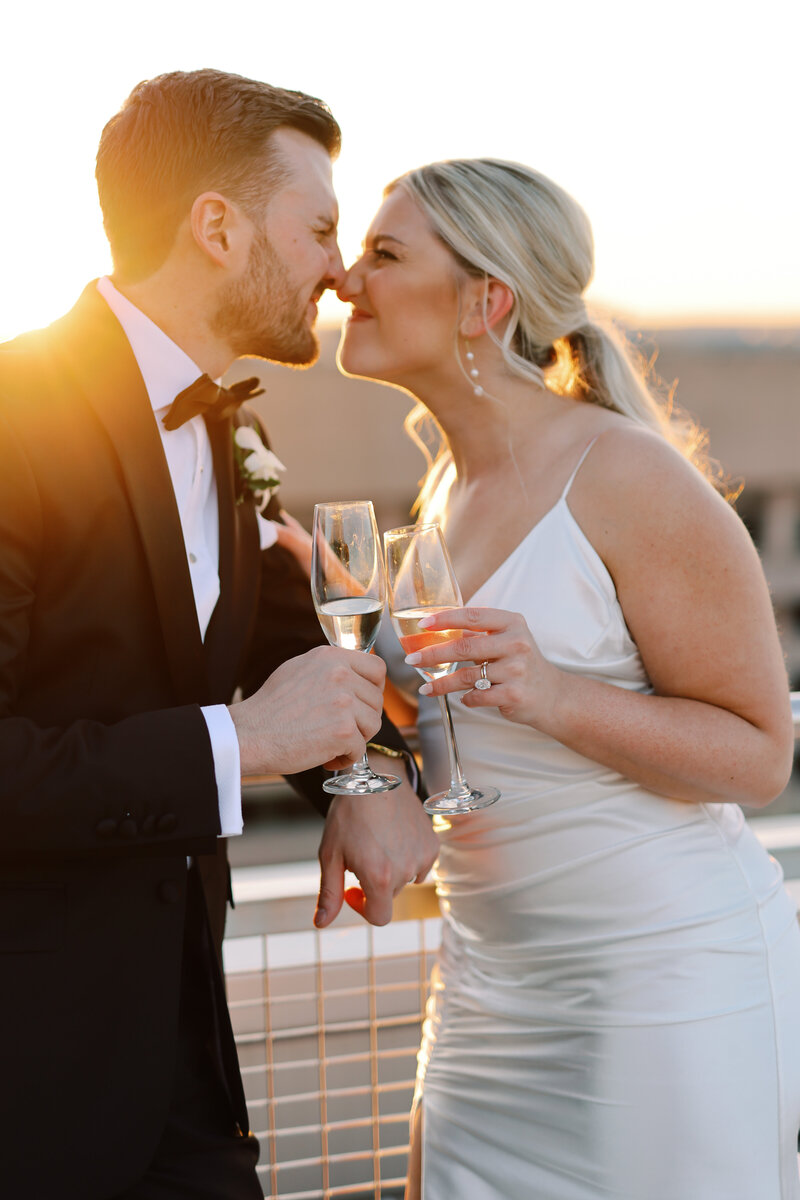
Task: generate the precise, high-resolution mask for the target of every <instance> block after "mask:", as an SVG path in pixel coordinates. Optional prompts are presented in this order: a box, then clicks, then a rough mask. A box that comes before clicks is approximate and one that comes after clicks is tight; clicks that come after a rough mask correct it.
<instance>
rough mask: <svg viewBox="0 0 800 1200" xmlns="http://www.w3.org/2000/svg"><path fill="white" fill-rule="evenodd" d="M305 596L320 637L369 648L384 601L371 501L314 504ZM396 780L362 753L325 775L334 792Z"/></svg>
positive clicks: (378, 788) (357, 792) (387, 787)
mask: <svg viewBox="0 0 800 1200" xmlns="http://www.w3.org/2000/svg"><path fill="white" fill-rule="evenodd" d="M312 542H313V547H312V551H311V595H312V597H313V600H314V608H315V609H316V611H317V616H318V617H319V623H320V625H321V626H322V629H323V632H324V634H325V637H326V638H327V639H328V641H329V642H330V644H331V645H332V646H341V647H343V648H344V649H345V650H363V651H364V652H365V653H366V654H368V653H369V652H370V650H371V649H372V647H373V645H374V643H375V638H376V637H377V636H378V628H379V626H380V623H381V614H382V612H383V608H384V604H385V603H386V578H385V575H384V571H383V559H382V557H381V551H380V538H379V537H378V527H377V525H376V524H375V513H374V511H373V508H372V501H371V500H346V501H341V502H337V503H333V504H317V505H315V506H314V527H313V531H312ZM399 783H400V780H399V779H398V778H397V776H396V775H376V774H375V772H374V771H373V770H372V769H371V767H370V765H369V762H368V761H367V752H366V750H365V751H364V756H363V758H362V759H361V761H360V762H357V763H354V764H353V767H352V770H350V771H349V772H348V773H347V774H344V775H335V776H334V777H333V778H332V779H326V780H325V782H324V783H323V785H322V787H323V789H324V790H325V791H326V792H331V793H333V794H334V795H339V796H342V795H346V796H362V795H363V796H367V795H371V794H372V793H373V792H389V791H391V790H392V788H396V787H397V786H398V785H399Z"/></svg>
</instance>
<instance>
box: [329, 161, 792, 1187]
mask: <svg viewBox="0 0 800 1200" xmlns="http://www.w3.org/2000/svg"><path fill="white" fill-rule="evenodd" d="M365 247H366V248H365V252H364V254H363V256H362V257H361V258H360V259H359V260H358V262H357V263H355V265H354V266H353V267H352V268H351V270H350V271H349V273H348V275H347V278H346V280H345V283H344V285H343V286H342V288H341V290H340V293H339V294H340V296H341V298H342V299H344V300H346V301H349V302H350V303H351V304H352V306H353V309H352V314H351V316H350V318H349V320H348V322H347V325H346V328H345V332H344V335H343V341H342V344H341V347H340V362H341V366H342V369H343V370H344V371H345V372H346V373H348V374H350V375H357V376H365V377H369V378H372V379H379V380H383V381H386V382H387V383H390V384H394V385H397V386H399V387H402V388H405V389H407V390H408V391H409V392H411V393H413V395H414V396H416V397H417V399H418V400H419V401H420V403H421V405H422V406H424V410H425V411H426V412H427V413H428V414H430V416H431V418H433V419H434V421H435V423H436V424H437V425H438V427H439V430H440V431H441V434H442V436H443V453H442V454H441V455H440V456H439V458H438V460H437V462H436V463H435V464H434V466H433V468H432V471H431V472H430V473H429V476H428V479H427V481H426V484H425V486H424V488H423V493H422V498H421V515H422V518H423V519H431V518H434V517H435V518H436V519H438V520H440V521H441V522H442V524H443V526H444V529H445V533H446V537H447V541H448V544H449V547H450V550H451V553H452V557H453V561H454V565H455V569H456V574H457V576H458V578H459V580H460V583H461V586H462V591H463V594H464V596H465V597H468V598H469V599H468V601H467V603H468V607H466V608H464V609H463V610H458V611H457V612H456V613H452V612H451V613H447V614H445V615H444V616H442V617H439V618H435V619H434V620H433V623H432V626H431V627H433V628H458V629H460V630H463V631H464V635H463V637H462V638H461V639H460V640H459V641H457V642H456V643H455V645H454V644H453V643H450V644H448V646H447V649H446V651H445V652H444V655H443V654H442V652H441V651H439V652H438V653H439V656H440V657H445V656H446V658H447V659H448V660H453V659H455V660H457V661H459V662H461V663H463V664H464V665H463V666H461V667H460V668H459V669H458V670H457V671H456V672H455V673H454V674H452V675H450V676H448V677H445V678H443V679H440V680H438V681H436V682H435V683H433V684H426V685H425V686H423V687H422V688H421V689H420V690H421V692H422V693H423V694H424V695H427V696H436V695H438V694H439V693H442V692H451V693H455V692H464V690H465V689H467V690H466V694H465V695H464V696H463V699H462V702H461V703H460V704H456V705H455V708H456V709H457V710H458V711H457V712H456V713H455V714H454V717H455V720H456V722H457V727H458V737H459V743H460V747H461V750H462V755H463V758H464V765H465V769H466V773H467V775H468V777H469V778H470V779H472V780H474V781H476V782H485V783H487V784H494V785H496V786H497V787H499V788H500V790H501V793H502V797H501V799H500V801H499V802H498V803H497V804H495V805H494V806H493V807H491V808H488V809H485V810H483V811H481V812H476V813H472V814H469V815H468V816H465V817H460V818H455V819H452V820H451V821H450V822H447V821H444V820H439V821H438V827H439V832H440V835H441V855H440V859H439V863H438V867H437V872H436V877H437V887H438V891H439V895H440V897H441V901H442V908H443V915H444V922H443V926H444V937H443V946H442V951H441V956H440V962H439V964H438V967H437V969H436V971H435V973H434V978H433V985H432V994H431V998H430V1001H429V1007H428V1016H427V1020H426V1023H425V1030H424V1037H423V1045H422V1049H421V1052H420V1068H419V1077H418V1089H417V1097H416V1105H415V1120H414V1135H413V1155H412V1159H413V1161H414V1162H415V1163H416V1165H415V1166H414V1167H413V1169H412V1173H411V1179H410V1183H409V1192H408V1196H409V1197H417V1196H420V1195H421V1196H422V1197H423V1198H424V1200H453V1198H454V1197H459V1198H462V1197H463V1198H464V1200H523V1198H524V1200H529V1198H531V1197H537V1198H541V1200H589V1198H591V1200H595V1198H597V1197H601V1196H602V1197H626V1198H628V1200H644V1198H645V1197H646V1198H647V1200H722V1198H724V1200H778V1198H780V1200H788V1198H789V1197H793V1198H796V1197H798V1196H800V1187H799V1186H798V1171H797V1159H796V1146H797V1129H798V1125H799V1124H800V935H799V934H798V930H797V923H796V920H795V913H794V909H793V906H792V905H791V903H790V901H789V899H788V897H787V896H786V894H785V892H784V891H783V888H782V885H781V876H780V870H779V868H778V867H777V866H776V864H774V863H773V862H772V861H771V860H769V859H768V857H767V856H766V855H765V854H764V853H763V852H762V850H761V848H760V846H759V844H758V843H757V842H756V840H755V838H754V837H753V835H752V834H751V832H750V830H749V829H748V827H747V826H746V825H745V824H744V821H743V817H742V814H741V811H740V809H739V808H738V804H739V803H744V804H747V805H750V806H754V807H759V806H762V805H766V804H768V803H769V802H770V800H772V799H773V798H774V797H775V796H776V795H778V794H779V793H780V792H781V790H782V789H783V787H784V786H785V783H786V780H787V778H788V775H789V771H790V764H791V757H792V744H793V738H792V728H791V718H790V712H789V706H788V688H787V681H786V675H785V671H784V666H783V660H782V655H781V651H780V648H779V644H778V639H777V635H776V631H775V626H774V621H773V616H772V611H771V606H770V601H769V596H768V593H767V589H766V586H765V582H764V579H763V576H762V573H761V569H760V565H759V562H758V559H757V556H756V554H755V551H754V549H753V547H752V545H751V543H750V541H749V539H748V537H747V534H746V533H745V530H744V528H743V527H742V525H741V523H740V521H739V520H738V518H737V517H736V516H735V514H734V512H733V511H732V510H731V508H730V507H729V506H728V505H727V504H726V503H725V501H724V500H723V499H722V498H721V497H720V496H719V495H718V494H717V492H716V491H715V490H714V488H713V487H712V486H711V485H710V483H709V482H708V481H707V479H706V478H705V477H704V475H703V473H702V471H701V470H698V469H697V467H696V466H695V465H694V464H693V462H692V461H691V460H692V452H691V432H690V431H688V430H686V429H684V430H681V429H679V428H677V427H673V424H672V423H671V422H670V421H669V420H668V419H667V416H666V415H665V414H664V413H663V412H662V411H661V409H660V408H659V407H658V405H657V404H656V402H655V401H654V400H653V399H652V398H651V396H650V395H649V393H648V392H647V389H646V387H645V386H644V384H643V382H642V381H641V380H640V379H639V378H637V376H636V374H635V372H634V370H633V369H632V367H631V366H630V365H629V362H628V360H627V358H626V356H625V354H624V353H623V352H622V350H621V349H620V348H619V347H618V346H617V344H616V343H615V342H614V340H613V338H612V337H611V335H610V334H608V333H607V332H606V331H605V330H603V329H602V328H601V327H600V326H599V325H598V324H596V323H595V322H594V321H593V320H592V319H591V318H590V317H589V316H588V315H587V312H586V309H585V307H584V302H583V299H582V293H583V291H584V289H585V288H586V286H587V284H588V283H589V280H590V277H591V274H592V237H591V231H590V228H589V225H588V222H587V220H586V217H585V216H584V214H583V212H582V210H581V209H580V208H579V207H578V205H577V204H576V203H575V202H574V201H573V200H572V199H571V198H570V197H569V196H568V195H566V194H565V193H564V192H563V191H562V190H561V189H560V188H558V187H556V186H555V185H554V184H553V183H551V182H550V181H549V180H547V179H545V178H543V177H542V176H541V175H539V174H537V173H536V172H534V171H532V170H529V169H527V168H525V167H522V166H519V165H517V164H513V163H504V162H498V161H494V160H475V161H462V162H450V163H439V164H433V165H430V166H427V167H423V168H421V169H420V170H418V171H413V172H411V173H410V174H408V175H406V176H403V177H402V178H401V179H400V180H398V181H396V183H394V184H393V185H391V186H390V188H389V189H388V191H387V196H386V200H385V203H384V204H383V206H382V208H381V209H380V211H379V212H378V214H377V216H376V218H375V220H374V222H373V224H372V226H371V229H370V231H369V234H368V237H367V240H366V243H365ZM436 656H437V650H436V648H431V649H428V650H425V651H422V652H421V653H420V654H419V655H416V656H412V657H411V659H410V660H409V661H411V662H412V665H415V666H419V665H423V666H426V665H427V666H430V665H431V664H432V663H433V662H435V661H436ZM480 663H483V664H484V671H485V674H486V678H487V679H488V681H489V682H490V684H491V687H489V688H488V689H486V688H484V689H482V690H475V689H474V684H475V683H476V681H477V680H478V679H479V667H478V666H477V665H475V664H480ZM419 724H420V735H421V739H422V745H423V751H424V758H425V769H426V774H427V777H428V782H429V785H431V786H433V787H434V788H436V787H438V785H439V784H440V782H441V783H444V784H446V762H445V756H444V748H443V742H442V737H441V729H440V724H439V719H438V709H437V706H436V705H435V704H433V703H432V701H430V700H427V699H423V702H422V706H421V709H420V718H419Z"/></svg>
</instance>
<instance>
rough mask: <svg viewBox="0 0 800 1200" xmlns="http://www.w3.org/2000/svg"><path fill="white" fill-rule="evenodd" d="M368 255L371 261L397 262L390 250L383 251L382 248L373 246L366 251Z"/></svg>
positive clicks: (395, 256)
mask: <svg viewBox="0 0 800 1200" xmlns="http://www.w3.org/2000/svg"><path fill="white" fill-rule="evenodd" d="M368 254H369V255H370V256H371V257H372V259H373V261H378V262H397V255H396V254H392V252H391V250H384V248H383V247H382V246H373V247H372V249H371V250H369V251H368Z"/></svg>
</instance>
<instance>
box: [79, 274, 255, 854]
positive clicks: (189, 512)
mask: <svg viewBox="0 0 800 1200" xmlns="http://www.w3.org/2000/svg"><path fill="white" fill-rule="evenodd" d="M97 290H98V292H99V293H100V295H101V296H102V297H103V299H104V300H105V302H106V304H107V305H108V307H109V308H110V309H111V311H112V312H113V314H114V316H115V317H116V318H117V320H118V321H119V323H120V325H121V326H122V328H123V331H124V333H125V335H126V337H127V339H128V341H129V342H130V346H131V350H132V351H133V354H134V357H135V358H136V362H137V364H138V367H139V370H140V371H141V374H142V379H143V380H144V385H145V388H146V389H147V394H148V396H149V398H150V404H151V405H152V408H153V414H154V416H155V421H156V426H157V428H158V432H159V434H160V436H161V444H162V445H163V447H164V454H165V456H166V460H167V466H168V468H169V473H170V477H171V479H172V486H173V488H174V490H175V499H176V501H177V504H178V512H179V513H180V519H181V528H182V530H183V540H184V544H185V547H186V557H187V561H188V565H189V575H190V576H191V580H192V591H193V593H194V601H195V605H196V607H197V620H198V623H199V625H200V634H201V636H202V637H203V638H205V635H206V630H207V629H208V624H209V621H210V620H211V614H212V613H213V611H214V607H215V605H216V603H217V600H218V599H219V593H220V583H219V513H218V509H217V484H216V480H215V479H214V469H213V464H212V458H211V442H210V440H209V437H208V430H207V429H206V426H205V422H204V421H203V418H202V417H200V416H197V417H193V418H192V419H191V421H187V422H186V423H185V424H184V425H181V426H180V428H179V429H172V430H168V429H165V428H164V426H163V424H162V420H163V417H164V416H165V415H166V412H167V409H168V408H169V406H170V405H171V404H172V401H173V400H174V399H175V397H176V396H177V394H178V392H181V391H183V389H184V388H187V387H189V385H190V384H192V383H194V381H195V380H196V379H197V377H198V376H199V375H202V374H203V372H202V371H201V369H200V367H198V366H197V363H195V362H193V361H192V359H191V358H189V356H188V354H186V353H184V351H183V350H181V348H180V346H176V345H175V343H174V342H173V341H172V340H171V338H168V337H167V335H166V334H165V333H164V331H163V330H162V329H159V327H158V326H157V325H156V324H154V322H153V321H151V320H150V318H149V317H146V316H145V314H144V313H143V312H141V310H140V309H138V308H136V306H135V305H134V304H131V302H130V300H127V299H126V298H125V296H123V295H122V294H121V292H118V291H117V289H116V288H115V287H114V285H113V283H112V282H111V280H110V279H109V278H108V277H107V276H106V277H104V278H102V279H100V280H98V283H97ZM259 532H260V537H261V545H262V548H263V547H265V546H269V545H271V544H272V543H273V542H274V541H275V538H276V534H275V529H274V526H273V525H272V522H271V521H266V520H264V519H263V518H262V517H261V516H260V514H259ZM201 712H202V714H203V717H204V718H205V722H206V725H207V726H208V735H209V737H210V739H211V750H212V753H213V756H214V771H215V775H216V781H217V796H218V802H219V816H220V828H221V833H220V836H221V837H233V836H235V835H236V834H240V833H241V832H242V826H243V821H242V789H241V765H240V759H239V742H238V740H237V737H236V730H235V728H234V724H233V721H232V720H231V716H230V713H229V712H228V710H227V708H226V707H225V705H224V704H214V705H210V706H208V707H204V708H201Z"/></svg>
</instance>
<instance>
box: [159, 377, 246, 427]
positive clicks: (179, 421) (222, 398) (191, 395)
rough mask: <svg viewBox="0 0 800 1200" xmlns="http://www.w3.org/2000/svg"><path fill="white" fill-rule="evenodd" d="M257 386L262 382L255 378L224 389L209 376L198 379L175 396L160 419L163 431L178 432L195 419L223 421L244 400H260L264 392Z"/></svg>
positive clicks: (241, 380)
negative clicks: (205, 418) (177, 430)
mask: <svg viewBox="0 0 800 1200" xmlns="http://www.w3.org/2000/svg"><path fill="white" fill-rule="evenodd" d="M260 385H261V380H260V379H258V378H257V377H256V376H255V375H254V376H253V377H252V378H251V379H240V380H239V381H238V383H234V384H233V385H232V386H231V387H227V388H226V387H220V385H219V384H218V383H214V380H213V379H209V377H208V375H201V376H200V378H199V379H195V381H194V383H193V384H191V385H190V386H189V387H188V388H184V389H183V391H182V392H178V395H177V396H176V397H175V399H174V400H173V401H172V404H170V406H169V409H168V411H167V415H166V416H165V417H164V419H163V422H162V423H163V425H164V428H165V429H178V428H179V427H180V426H181V425H185V424H186V422H187V421H191V419H192V417H196V416H198V415H199V416H201V417H209V418H210V419H211V420H212V421H222V420H224V418H225V417H229V416H231V415H232V413H235V412H236V410H237V408H238V407H239V405H240V404H244V402H245V400H251V399H252V398H253V396H260V395H261V394H262V392H263V391H264V389H263V388H262V387H261V386H260Z"/></svg>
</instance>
